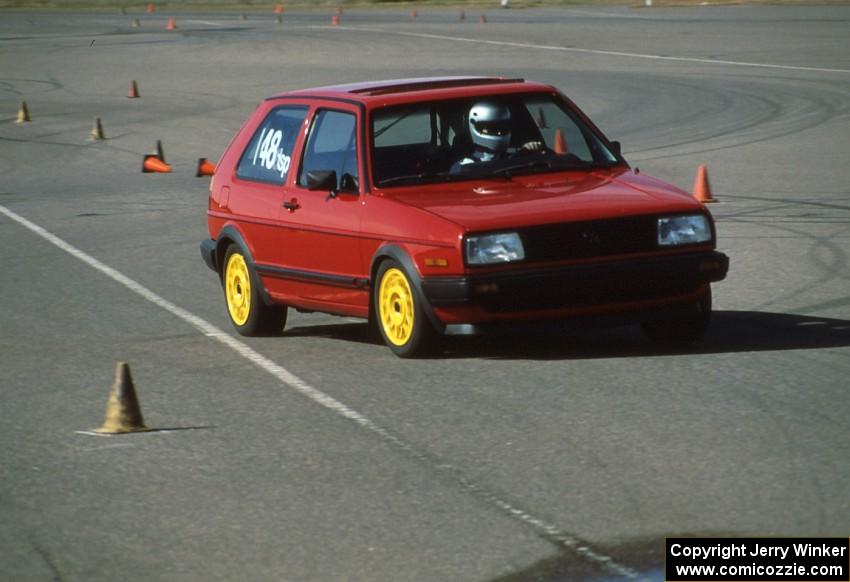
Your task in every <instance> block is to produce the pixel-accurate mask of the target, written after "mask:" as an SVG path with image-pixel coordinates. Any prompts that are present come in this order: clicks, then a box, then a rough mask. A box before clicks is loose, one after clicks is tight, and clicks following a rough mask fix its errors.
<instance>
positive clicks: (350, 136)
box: [298, 109, 360, 192]
mask: <svg viewBox="0 0 850 582" xmlns="http://www.w3.org/2000/svg"><path fill="white" fill-rule="evenodd" d="M356 127H357V118H356V117H355V115H354V114H353V113H346V112H343V111H334V110H331V109H322V110H320V111H319V112H318V113H317V114H316V117H315V119H314V120H313V125H312V127H311V129H310V135H309V136H308V138H307V146H306V148H304V157H303V159H302V161H301V171H300V172H299V174H298V185H299V186H304V187H306V186H307V173H308V172H313V171H316V170H319V171H328V170H332V171H334V172H336V177H337V190H338V191H340V192H359V190H360V180H359V172H358V169H357V168H358V166H357V132H356Z"/></svg>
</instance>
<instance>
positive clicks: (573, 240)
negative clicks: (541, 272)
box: [520, 216, 657, 262]
mask: <svg viewBox="0 0 850 582" xmlns="http://www.w3.org/2000/svg"><path fill="white" fill-rule="evenodd" d="M520 237H521V238H522V244H523V247H524V248H525V259H526V261H527V262H537V261H553V260H563V259H584V258H593V257H608V256H612V255H620V254H628V253H635V252H643V251H651V250H654V249H656V248H657V246H656V217H655V216H629V217H625V218H614V219H607V220H591V221H585V222H568V223H564V224H550V225H545V226H535V227H530V228H525V229H522V230H520Z"/></svg>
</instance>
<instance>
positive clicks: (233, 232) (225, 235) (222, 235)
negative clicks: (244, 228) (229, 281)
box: [215, 224, 275, 306]
mask: <svg viewBox="0 0 850 582" xmlns="http://www.w3.org/2000/svg"><path fill="white" fill-rule="evenodd" d="M232 244H234V245H236V246H238V247H239V249H240V250H241V251H242V254H243V255H244V256H245V260H246V261H247V262H248V266H249V267H250V273H251V284H252V285H254V287H255V288H256V289H259V290H260V296H261V297H262V298H263V303H265V304H266V305H269V306H271V305H275V302H274V301H273V300H272V298H271V296H270V295H269V293H268V291H266V286H265V285H263V281H262V279H261V278H260V276H259V275H258V274H257V270H256V269H255V268H254V256H253V255H252V254H251V248H250V247H249V246H248V243H247V242H245V237H243V236H242V233H241V232H240V231H239V229H238V228H237V227H236V226H235V225H233V224H228V225H226V226H225V227H224V228H222V229H221V230H220V231H219V233H218V238H217V239H216V245H215V260H216V266H217V267H218V275H219V277H220V278H223V277H224V255H225V254H226V253H227V248H228V247H229V246H230V245H232Z"/></svg>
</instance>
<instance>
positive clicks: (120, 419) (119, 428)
mask: <svg viewBox="0 0 850 582" xmlns="http://www.w3.org/2000/svg"><path fill="white" fill-rule="evenodd" d="M149 430H150V429H149V428H148V427H146V426H145V420H144V418H142V409H141V407H140V406H139V399H138V397H137V396H136V389H135V387H134V386H133V378H132V377H131V376H130V366H129V365H128V364H127V363H126V362H118V365H117V366H116V368H115V382H114V383H113V385H112V391H111V392H110V393H109V400H108V401H107V403H106V417H105V418H104V419H103V424H102V425H101V427H100V428H98V429H97V430H95V431H94V432H96V433H98V434H122V433H128V432H145V431H149Z"/></svg>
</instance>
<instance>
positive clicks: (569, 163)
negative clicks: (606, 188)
mask: <svg viewBox="0 0 850 582" xmlns="http://www.w3.org/2000/svg"><path fill="white" fill-rule="evenodd" d="M595 167H596V166H594V165H593V164H589V163H587V162H582V161H577V160H576V159H559V158H557V157H550V158H546V159H542V160H527V161H525V162H521V163H517V164H511V165H509V166H502V167H501V168H496V169H493V170H491V171H490V172H489V174H490V175H493V176H503V177H505V178H507V179H508V180H510V179H511V176H513V175H514V174H517V173H520V172H524V171H528V170H589V169H593V168H595Z"/></svg>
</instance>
